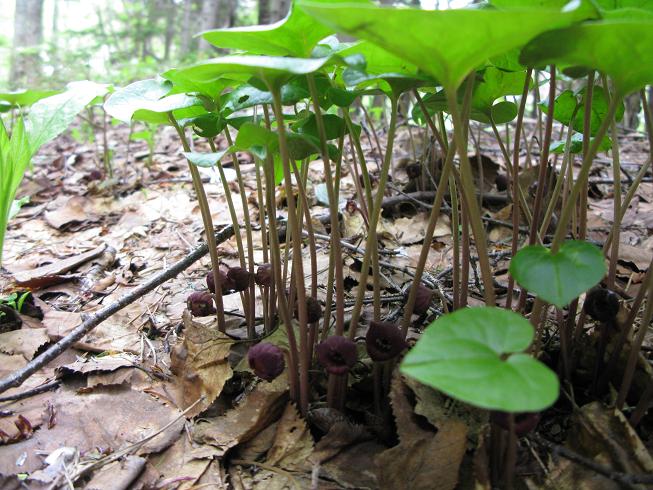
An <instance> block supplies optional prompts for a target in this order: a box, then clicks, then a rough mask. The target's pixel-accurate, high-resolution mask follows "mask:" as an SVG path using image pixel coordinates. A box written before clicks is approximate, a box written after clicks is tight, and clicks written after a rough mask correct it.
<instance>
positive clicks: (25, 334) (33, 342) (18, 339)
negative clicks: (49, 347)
mask: <svg viewBox="0 0 653 490" xmlns="http://www.w3.org/2000/svg"><path fill="white" fill-rule="evenodd" d="M48 342H50V338H49V337H48V334H47V329H45V328H27V329H25V328H24V329H21V330H12V331H11V332H5V333H3V334H0V352H2V353H3V354H9V355H14V354H20V355H22V356H23V357H24V358H25V360H27V361H31V360H32V358H33V357H34V354H36V352H37V351H38V350H39V348H40V347H41V346H43V345H45V344H47V343H48Z"/></svg>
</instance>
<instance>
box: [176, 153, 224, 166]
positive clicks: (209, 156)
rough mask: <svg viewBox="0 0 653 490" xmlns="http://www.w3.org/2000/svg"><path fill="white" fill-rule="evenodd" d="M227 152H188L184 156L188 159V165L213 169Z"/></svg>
mask: <svg viewBox="0 0 653 490" xmlns="http://www.w3.org/2000/svg"><path fill="white" fill-rule="evenodd" d="M228 152H229V150H228V149H227V150H223V151H218V152H216V153H199V152H193V151H188V152H185V153H184V156H185V157H186V158H187V159H188V161H189V162H190V163H192V164H193V165H196V166H198V167H203V168H211V167H215V166H216V165H217V164H218V162H219V161H220V160H221V159H222V157H223V156H225V155H226V154H227V153H228Z"/></svg>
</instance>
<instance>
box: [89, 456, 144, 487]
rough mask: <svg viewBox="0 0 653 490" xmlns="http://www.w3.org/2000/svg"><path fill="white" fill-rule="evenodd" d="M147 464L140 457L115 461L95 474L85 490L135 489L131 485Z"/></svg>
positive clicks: (128, 457) (129, 457)
mask: <svg viewBox="0 0 653 490" xmlns="http://www.w3.org/2000/svg"><path fill="white" fill-rule="evenodd" d="M145 462H146V459H145V458H141V457H140V456H127V457H125V458H124V459H121V460H119V461H114V462H113V463H110V464H108V465H107V466H105V467H103V468H102V469H100V470H99V471H98V472H97V473H95V474H94V475H93V478H91V481H89V482H88V483H87V484H86V486H85V487H84V490H106V489H108V488H110V489H111V490H126V489H128V488H133V487H132V486H131V484H132V482H133V481H134V480H135V479H136V478H138V475H140V474H141V472H142V471H143V469H144V468H145Z"/></svg>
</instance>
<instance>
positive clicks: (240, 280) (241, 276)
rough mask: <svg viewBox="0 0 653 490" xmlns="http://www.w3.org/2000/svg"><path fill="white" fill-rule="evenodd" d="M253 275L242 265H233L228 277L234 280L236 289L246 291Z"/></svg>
mask: <svg viewBox="0 0 653 490" xmlns="http://www.w3.org/2000/svg"><path fill="white" fill-rule="evenodd" d="M251 276H252V274H251V273H250V272H249V271H248V270H247V269H243V268H242V267H231V268H230V269H229V272H228V273H227V277H228V278H229V279H230V280H231V281H232V283H233V288H234V289H235V290H236V291H245V289H247V288H248V287H249V281H250V279H251Z"/></svg>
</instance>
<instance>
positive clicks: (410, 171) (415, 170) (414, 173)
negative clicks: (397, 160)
mask: <svg viewBox="0 0 653 490" xmlns="http://www.w3.org/2000/svg"><path fill="white" fill-rule="evenodd" d="M406 174H407V175H408V178H409V179H411V180H412V179H417V178H418V177H421V175H422V164H421V163H419V162H417V163H411V164H409V165H406Z"/></svg>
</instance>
